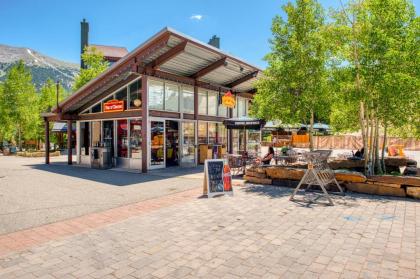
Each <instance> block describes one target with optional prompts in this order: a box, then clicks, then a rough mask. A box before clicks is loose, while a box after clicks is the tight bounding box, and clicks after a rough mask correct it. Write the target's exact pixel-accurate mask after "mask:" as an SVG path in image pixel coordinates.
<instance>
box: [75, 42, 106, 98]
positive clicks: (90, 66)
mask: <svg viewBox="0 0 420 279" xmlns="http://www.w3.org/2000/svg"><path fill="white" fill-rule="evenodd" d="M82 59H83V62H84V63H85V65H86V69H80V73H79V75H78V76H77V77H76V79H75V81H74V84H73V90H74V91H76V90H78V89H79V88H80V87H82V86H83V85H85V84H86V83H88V82H89V81H90V80H92V79H94V78H95V77H97V76H98V75H99V74H100V73H102V72H103V71H105V70H106V69H107V68H108V66H109V63H108V61H106V60H105V59H104V56H103V54H102V53H101V52H99V51H98V50H97V49H96V48H95V47H93V46H87V47H85V49H84V51H83V54H82Z"/></svg>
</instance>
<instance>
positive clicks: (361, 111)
mask: <svg viewBox="0 0 420 279" xmlns="http://www.w3.org/2000/svg"><path fill="white" fill-rule="evenodd" d="M359 124H360V130H361V131H362V140H363V149H364V151H365V152H364V154H363V157H364V161H365V162H364V173H365V174H367V163H368V156H367V155H368V153H367V150H368V139H367V129H368V126H367V125H365V105H364V104H363V101H360V109H359ZM365 129H366V130H365Z"/></svg>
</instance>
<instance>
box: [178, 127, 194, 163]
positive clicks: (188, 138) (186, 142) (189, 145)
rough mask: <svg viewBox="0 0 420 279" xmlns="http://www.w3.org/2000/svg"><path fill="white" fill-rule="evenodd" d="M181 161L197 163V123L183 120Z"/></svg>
mask: <svg viewBox="0 0 420 279" xmlns="http://www.w3.org/2000/svg"><path fill="white" fill-rule="evenodd" d="M181 162H182V164H183V165H193V164H194V163H195V123H194V122H187V121H184V122H182V153H181Z"/></svg>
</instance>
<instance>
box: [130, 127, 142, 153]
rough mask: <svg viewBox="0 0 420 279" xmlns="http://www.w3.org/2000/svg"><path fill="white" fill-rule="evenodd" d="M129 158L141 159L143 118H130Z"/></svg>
mask: <svg viewBox="0 0 420 279" xmlns="http://www.w3.org/2000/svg"><path fill="white" fill-rule="evenodd" d="M129 121H130V155H129V158H133V159H141V119H130V120H129Z"/></svg>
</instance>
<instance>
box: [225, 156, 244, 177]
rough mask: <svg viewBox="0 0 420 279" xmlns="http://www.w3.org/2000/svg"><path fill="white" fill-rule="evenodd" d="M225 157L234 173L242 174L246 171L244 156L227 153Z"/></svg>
mask: <svg viewBox="0 0 420 279" xmlns="http://www.w3.org/2000/svg"><path fill="white" fill-rule="evenodd" d="M225 158H226V159H227V162H228V165H229V168H230V170H231V172H232V175H240V174H244V173H245V162H244V157H243V156H237V155H233V154H226V155H225Z"/></svg>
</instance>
